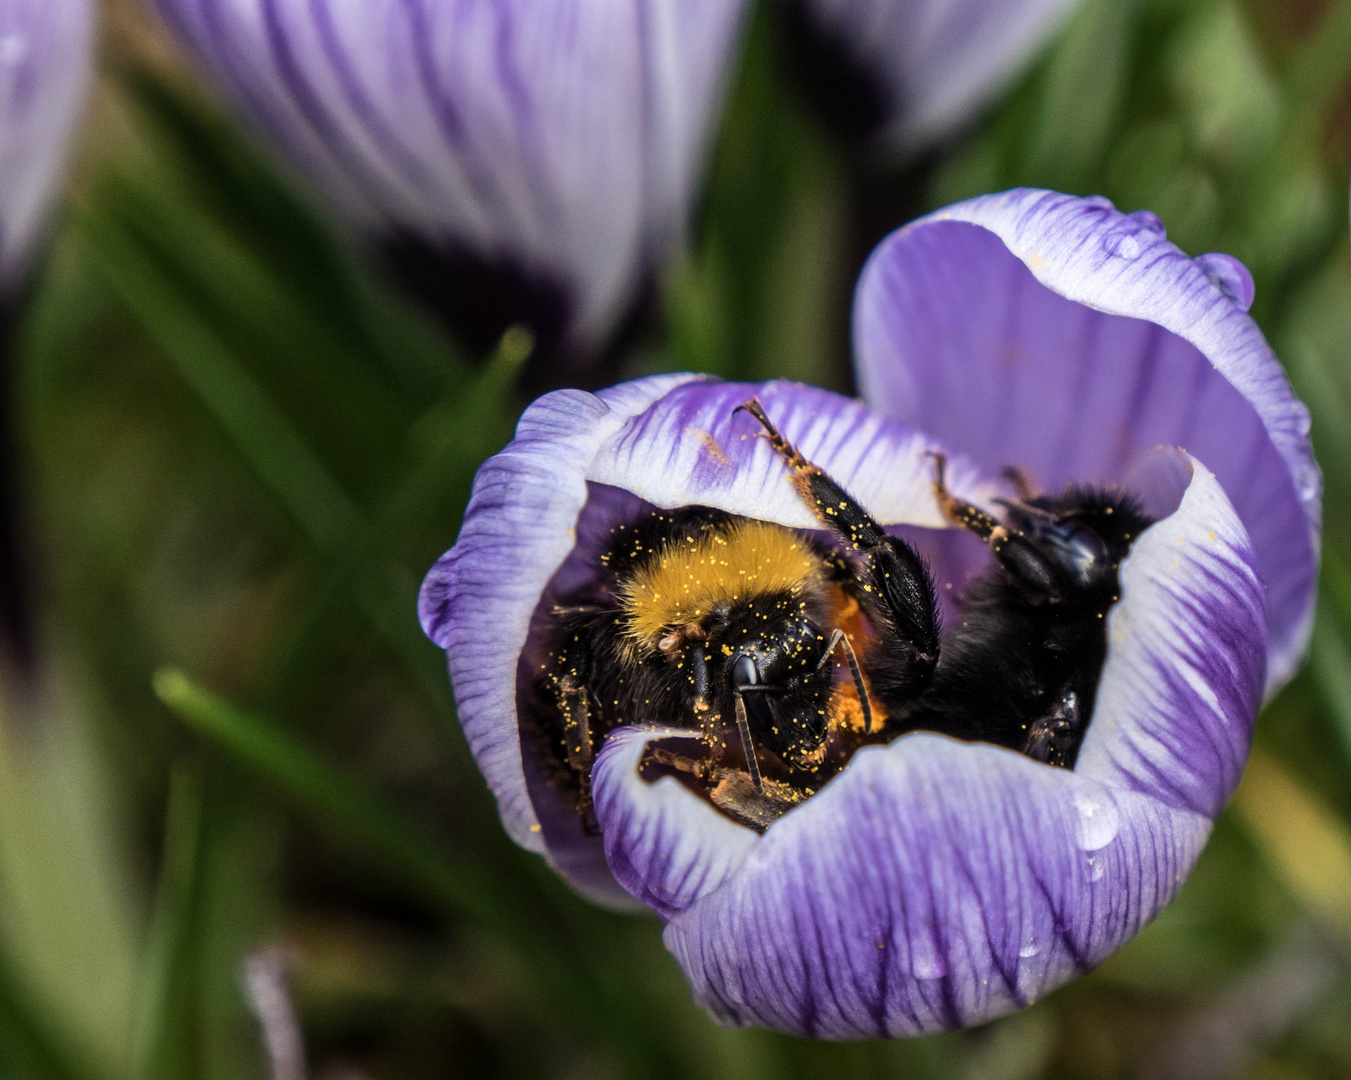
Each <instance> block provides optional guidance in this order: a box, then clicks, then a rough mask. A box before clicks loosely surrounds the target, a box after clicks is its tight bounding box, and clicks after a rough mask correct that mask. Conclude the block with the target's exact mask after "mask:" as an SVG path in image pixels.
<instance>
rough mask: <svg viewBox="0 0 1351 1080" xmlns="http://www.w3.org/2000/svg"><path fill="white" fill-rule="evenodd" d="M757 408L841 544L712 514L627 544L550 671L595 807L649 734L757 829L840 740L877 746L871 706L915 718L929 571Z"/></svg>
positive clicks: (823, 769) (929, 648)
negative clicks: (615, 749) (663, 730)
mask: <svg viewBox="0 0 1351 1080" xmlns="http://www.w3.org/2000/svg"><path fill="white" fill-rule="evenodd" d="M743 408H745V409H746V410H747V411H748V412H750V413H751V414H752V415H753V416H755V417H756V419H758V420H759V421H760V423H761V424H762V425H763V427H764V429H765V433H766V435H767V436H768V438H769V440H770V442H771V443H772V445H773V446H774V448H775V449H776V450H777V451H778V452H779V454H780V455H781V456H782V457H783V458H784V459H785V461H786V462H787V463H788V465H789V467H790V468H791V470H792V478H793V483H794V484H795V486H796V487H797V489H798V491H799V492H800V493H801V495H802V497H803V498H804V500H805V501H806V503H807V505H808V506H810V507H811V508H812V509H813V511H814V512H815V514H816V516H817V517H818V518H819V520H820V521H821V523H822V526H823V527H824V530H825V531H826V532H827V533H828V535H829V537H830V542H826V541H823V540H818V539H816V538H814V537H812V536H809V535H805V534H803V533H801V532H798V531H795V530H793V529H788V528H785V527H783V526H780V525H775V524H770V523H768V522H763V521H757V520H753V519H748V518H743V517H737V516H735V515H732V514H728V513H725V512H723V511H720V510H714V509H710V508H708V507H686V508H683V509H679V510H675V511H670V512H666V513H662V512H657V513H653V514H651V515H649V516H648V517H646V518H644V519H643V520H641V521H639V522H638V523H637V524H635V525H632V526H629V527H626V528H623V529H620V530H617V531H616V532H615V534H614V537H613V540H612V542H611V543H610V545H609V548H608V550H607V551H606V552H605V553H604V554H603V555H602V556H601V560H600V562H601V571H602V573H601V575H600V576H601V581H600V584H599V588H598V589H597V590H596V592H597V595H596V596H595V597H594V598H593V599H592V601H591V602H589V603H581V604H575V605H567V606H561V607H559V608H556V609H555V611H554V629H555V631H556V639H555V640H556V641H557V642H558V644H557V646H556V648H555V649H554V651H553V654H552V657H551V660H550V662H548V663H546V664H545V670H544V672H543V683H544V690H545V693H544V695H543V696H544V697H545V698H546V699H548V698H552V700H553V704H554V706H555V710H554V715H555V718H556V725H555V730H554V732H553V740H552V741H553V743H554V746H555V748H557V747H558V745H559V743H560V742H561V744H562V749H563V756H564V757H565V758H566V763H567V766H568V767H569V768H570V769H571V770H572V772H573V773H575V774H576V776H577V778H578V780H579V785H578V787H579V789H580V797H579V804H580V805H582V806H583V807H584V804H585V802H586V796H585V784H586V777H587V775H588V774H589V772H590V765H591V761H592V758H593V755H594V752H595V748H596V746H597V745H598V742H599V740H600V739H601V738H603V736H604V735H605V733H606V732H607V731H609V730H610V729H611V728H613V727H615V726H618V725H620V724H624V723H633V722H635V721H640V720H646V721H650V722H659V723H665V724H668V725H671V726H674V727H682V728H689V729H691V731H692V732H693V733H697V737H698V738H699V739H700V741H701V742H702V743H703V747H704V754H703V757H702V758H700V759H694V758H690V757H689V756H688V755H685V756H681V755H671V754H669V752H665V753H663V754H659V756H660V757H661V760H662V761H663V762H664V763H665V764H667V765H671V766H673V767H674V768H676V769H679V770H682V771H683V772H684V773H686V774H687V775H693V776H695V777H696V778H697V779H698V780H699V782H700V783H701V784H702V786H704V787H705V788H709V789H711V795H712V798H713V801H714V802H715V803H716V804H718V805H720V806H722V807H723V808H724V809H727V810H729V811H730V812H731V813H733V815H734V816H736V817H738V818H741V819H743V820H746V819H750V820H751V821H752V822H757V823H758V822H760V821H761V819H762V818H763V817H764V816H765V815H771V817H772V816H776V810H777V813H781V812H782V810H783V809H784V808H786V807H787V806H789V805H792V804H793V803H794V802H797V801H800V800H801V798H803V797H806V796H807V795H809V794H811V793H812V792H813V791H814V790H815V788H816V787H819V785H820V783H821V782H823V781H824V779H825V778H827V777H828V775H829V773H830V771H831V769H832V763H831V761H830V760H829V756H830V755H829V749H830V747H829V742H830V736H831V734H832V732H833V731H837V730H838V729H840V728H841V727H842V726H848V727H850V728H852V729H854V730H856V731H857V732H858V733H859V734H861V735H864V736H866V735H870V734H872V733H873V729H874V711H875V704H876V706H878V707H880V708H881V710H883V712H885V710H887V709H889V708H891V707H892V706H893V705H899V704H901V703H903V702H909V701H911V700H913V699H914V698H915V697H916V696H917V695H919V694H920V693H921V692H922V691H923V689H924V688H925V686H927V685H928V683H929V681H930V679H931V678H932V675H933V671H934V666H935V664H936V662H937V659H938V634H939V626H938V616H937V607H936V604H935V600H934V587H933V582H932V580H931V578H930V576H929V572H928V570H927V568H926V567H925V565H924V562H923V561H922V560H921V558H920V557H919V555H918V554H917V553H916V552H915V550H914V549H913V548H911V547H910V545H909V544H907V543H906V542H905V541H904V540H902V539H899V538H897V537H894V536H890V535H888V534H887V533H885V532H884V531H883V530H882V527H881V526H880V525H878V523H877V522H876V521H874V520H873V518H872V517H871V516H870V515H869V514H868V513H867V511H866V510H865V509H864V508H863V507H861V506H860V505H859V504H858V503H857V502H856V501H855V500H854V499H853V498H851V497H850V496H849V495H848V494H846V493H845V491H844V490H843V489H842V488H841V487H840V486H839V485H838V484H837V483H836V482H835V481H834V480H832V479H831V478H830V477H828V476H827V475H826V474H825V473H823V472H822V471H821V470H820V469H818V468H817V467H816V466H815V465H813V464H811V463H810V462H808V461H807V460H806V459H805V458H803V457H802V456H801V455H800V454H799V453H798V452H797V451H796V450H795V449H794V448H793V447H792V446H791V445H790V444H789V443H788V442H787V441H785V440H784V439H783V438H782V436H780V435H779V433H778V431H777V430H776V429H775V428H774V425H773V424H772V423H771V422H770V420H769V418H768V417H767V416H766V415H765V413H764V410H763V409H762V408H761V406H760V403H759V402H758V401H754V400H753V401H750V402H748V403H747V404H746V405H745V406H743ZM855 642H857V646H856V644H855ZM859 646H862V647H863V648H864V652H863V654H862V662H860V659H859V655H858V652H859V648H858V647H859ZM835 658H839V659H841V660H842V661H843V664H842V665H838V666H837V664H836V663H835V662H833V661H834V659H835ZM837 667H838V668H839V669H842V670H837ZM846 671H847V674H845V672H846ZM846 687H847V690H846V689H845V688H846ZM733 732H735V737H732V733H733ZM555 756H557V755H555ZM729 762H731V763H732V764H731V765H729V764H728V763H729ZM762 762H763V764H764V767H762ZM766 769H768V771H769V772H770V773H771V774H772V775H770V776H766V775H765V772H766Z"/></svg>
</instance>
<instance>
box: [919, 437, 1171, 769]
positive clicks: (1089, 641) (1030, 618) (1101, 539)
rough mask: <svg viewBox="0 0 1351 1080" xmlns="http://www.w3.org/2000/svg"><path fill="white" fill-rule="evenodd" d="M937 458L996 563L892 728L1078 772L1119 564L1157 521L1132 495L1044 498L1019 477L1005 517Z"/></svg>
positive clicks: (1083, 491) (939, 484) (943, 500)
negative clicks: (976, 501) (979, 502)
mask: <svg viewBox="0 0 1351 1080" xmlns="http://www.w3.org/2000/svg"><path fill="white" fill-rule="evenodd" d="M943 465H944V462H943V458H942V457H941V456H936V457H935V479H934V494H935V495H936V496H937V497H938V502H939V505H940V507H942V509H943V512H944V514H945V515H946V516H947V518H948V519H949V520H950V521H951V522H953V523H954V524H956V525H960V526H961V527H963V528H965V529H968V530H970V531H971V532H973V533H975V534H976V535H977V536H979V537H980V538H981V539H982V540H984V541H985V542H986V543H987V544H988V545H989V547H990V551H991V552H992V553H993V555H994V559H995V565H994V566H993V567H992V568H991V569H990V570H988V571H987V572H985V573H984V574H982V575H980V576H979V577H977V578H976V579H975V580H974V581H972V582H971V584H970V585H969V586H968V588H967V590H966V593H965V596H964V597H963V598H962V601H961V623H960V625H959V626H957V627H955V628H954V629H953V631H952V633H950V634H949V635H948V638H947V640H946V641H945V643H944V646H943V657H942V661H941V663H940V664H939V665H938V667H937V669H936V671H935V674H934V679H933V682H932V684H931V685H930V687H929V688H928V689H927V690H926V691H925V693H924V694H923V695H921V696H920V697H919V698H918V699H917V700H916V701H915V702H913V703H912V705H911V706H910V708H908V709H906V710H905V711H904V713H903V715H901V716H898V717H897V723H896V724H895V725H894V726H893V729H894V731H895V733H896V734H900V733H902V732H905V731H914V730H926V731H940V732H943V733H944V734H947V735H952V736H954V737H956V738H960V739H968V740H977V741H981V742H992V743H996V744H998V745H1000V746H1007V747H1009V748H1010V749H1013V750H1018V751H1021V752H1022V753H1024V754H1026V755H1027V756H1028V757H1030V758H1033V759H1034V760H1036V761H1042V762H1046V763H1047V764H1049V765H1059V766H1062V767H1064V768H1071V769H1072V768H1073V767H1074V763H1075V759H1076V758H1077V757H1078V753H1079V745H1080V743H1081V742H1082V740H1083V736H1084V734H1085V732H1086V729H1087V726H1088V721H1089V718H1090V717H1091V716H1092V715H1093V704H1094V700H1095V698H1096V696H1097V690H1098V681H1099V679H1100V677H1101V675H1102V666H1103V663H1104V661H1105V660H1106V658H1107V613H1108V611H1109V610H1110V609H1111V607H1112V605H1113V604H1115V603H1116V602H1117V600H1118V599H1120V594H1121V585H1120V567H1121V562H1122V560H1123V559H1125V557H1126V556H1127V555H1128V554H1129V553H1130V549H1131V545H1132V543H1133V542H1134V541H1135V539H1136V538H1137V537H1139V535H1140V534H1141V533H1142V532H1144V530H1145V529H1146V528H1148V527H1149V526H1150V525H1151V524H1153V519H1152V518H1151V517H1150V516H1149V515H1148V514H1146V513H1145V512H1144V511H1143V510H1142V509H1141V507H1140V505H1139V503H1138V502H1137V501H1136V500H1135V499H1134V498H1133V497H1131V496H1130V495H1129V494H1127V493H1125V492H1122V491H1119V490H1103V489H1098V488H1092V487H1085V486H1081V485H1075V484H1071V485H1068V486H1067V487H1066V488H1065V490H1064V491H1063V493H1062V494H1060V495H1058V496H1054V497H1051V496H1046V495H1039V494H1037V493H1036V492H1035V491H1034V490H1033V489H1032V486H1031V485H1030V484H1029V483H1028V482H1027V480H1026V479H1025V478H1023V477H1022V476H1021V475H1020V474H1019V473H1018V472H1017V471H1016V470H1012V469H1010V470H1007V471H1006V475H1007V476H1008V477H1009V479H1010V480H1012V481H1013V483H1014V486H1015V487H1016V488H1017V489H1018V495H1019V498H1018V499H1017V500H1016V501H1001V505H1002V506H1003V508H1004V511H1005V520H1004V521H1003V522H1000V521H998V520H996V519H995V518H993V517H991V516H990V515H989V514H986V513H984V512H983V511H981V510H979V509H977V508H976V507H974V506H971V505H970V504H968V503H964V502H962V501H960V500H958V499H956V498H954V497H953V496H952V494H951V493H950V492H949V491H948V490H947V488H946V486H945V484H944V482H943Z"/></svg>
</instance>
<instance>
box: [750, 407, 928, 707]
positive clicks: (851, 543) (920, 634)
mask: <svg viewBox="0 0 1351 1080" xmlns="http://www.w3.org/2000/svg"><path fill="white" fill-rule="evenodd" d="M741 408H743V409H745V410H746V411H747V412H749V413H750V414H751V415H752V416H754V417H755V418H756V419H757V420H759V421H760V424H761V426H762V427H763V428H764V429H765V435H766V437H767V438H768V439H769V443H770V445H771V446H773V447H774V449H775V450H776V451H778V453H779V455H780V456H781V457H782V458H783V459H784V460H785V461H786V462H787V463H788V465H789V467H790V468H791V469H792V470H793V484H794V486H795V487H796V488H797V489H798V491H799V493H801V495H802V498H803V500H804V501H805V502H806V503H807V505H808V506H810V507H811V508H812V510H813V511H814V512H815V513H816V516H817V517H818V518H820V519H821V521H822V523H824V524H825V525H826V527H827V528H829V529H830V531H831V532H833V533H834V534H835V535H836V536H837V537H839V538H840V540H842V541H843V542H844V543H845V544H846V545H847V547H848V548H849V549H850V550H851V551H853V552H855V553H857V554H858V555H861V556H862V559H861V565H856V564H855V563H854V562H853V561H850V562H848V564H847V567H846V575H847V577H846V580H847V581H848V583H849V586H850V592H851V593H852V595H853V596H854V598H855V599H857V600H858V602H859V604H860V605H861V606H862V608H863V610H864V612H865V613H866V614H867V615H868V618H869V619H870V620H871V621H872V623H873V625H874V626H877V627H878V628H879V630H881V631H882V632H881V633H880V634H879V640H878V642H877V644H876V645H875V646H874V647H873V650H872V654H871V661H872V662H871V664H870V670H871V671H873V672H875V674H876V676H877V677H876V678H875V679H874V689H875V690H876V692H877V696H878V697H879V698H880V699H881V700H882V701H884V702H886V703H887V704H888V705H892V706H896V705H899V704H901V703H903V702H906V701H909V700H910V699H912V698H913V697H914V696H915V695H916V694H917V693H918V692H919V691H920V690H922V689H923V688H924V687H925V686H926V685H928V682H929V679H930V677H931V676H932V674H933V669H934V665H935V664H936V663H937V662H938V616H937V614H936V612H937V603H936V601H935V600H934V587H933V580H932V579H931V578H930V577H929V571H928V568H927V567H925V565H924V561H923V560H922V559H921V558H920V557H919V554H918V553H917V552H916V551H915V549H914V548H912V547H911V546H910V545H909V544H907V543H906V542H905V541H904V540H902V539H900V538H899V537H895V536H889V535H888V534H887V533H886V532H884V531H883V529H882V526H881V525H879V524H878V523H877V522H876V521H874V520H873V519H872V517H871V516H870V515H869V514H868V512H867V511H866V510H864V509H863V507H862V506H860V505H859V504H858V503H857V502H855V501H854V499H853V498H851V497H850V496H849V494H848V493H847V492H846V491H845V490H844V489H843V488H842V487H840V485H839V484H837V483H836V482H835V481H834V480H832V479H831V478H830V477H829V476H827V475H826V474H825V473H824V472H822V471H821V469H819V468H818V467H817V466H816V465H813V464H812V463H811V462H810V461H808V460H807V459H806V458H804V457H803V456H802V455H801V454H800V453H798V451H797V449H796V448H795V447H794V446H793V445H792V444H791V443H790V442H788V440H787V439H785V438H784V437H783V436H782V435H780V434H779V431H778V429H777V428H776V427H775V426H774V424H773V423H772V422H771V421H770V419H769V417H768V416H766V415H765V410H764V408H763V406H761V404H760V402H759V401H758V400H757V399H755V398H752V399H751V400H750V401H748V402H746V404H745V405H742V406H741Z"/></svg>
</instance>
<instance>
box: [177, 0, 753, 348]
mask: <svg viewBox="0 0 1351 1080" xmlns="http://www.w3.org/2000/svg"><path fill="white" fill-rule="evenodd" d="M157 3H158V6H159V9H160V11H161V12H162V13H163V15H164V18H165V20H166V21H167V22H168V24H169V25H170V27H171V28H172V29H173V31H174V32H175V34H176V35H177V36H178V37H179V38H180V39H181V40H182V41H183V42H185V43H186V44H187V45H189V46H190V47H191V49H192V50H193V51H194V52H195V53H196V55H197V56H198V57H199V58H200V60H201V61H202V63H203V64H204V65H205V67H206V68H207V69H208V70H209V72H210V73H211V75H212V76H213V77H214V79H215V81H216V82H217V83H218V84H219V86H220V87H221V88H222V89H223V90H224V92H225V93H226V94H227V95H228V96H229V97H230V98H231V99H233V101H234V102H235V103H236V105H237V106H239V107H240V108H241V109H242V110H243V111H244V112H245V113H246V114H247V115H248V116H249V118H250V119H251V120H253V121H254V122H255V124H257V125H258V126H260V127H261V128H262V129H263V130H264V131H265V132H266V133H267V134H268V136H270V138H271V139H272V141H273V142H274V143H275V144H276V145H277V147H278V148H279V149H280V150H281V151H282V152H283V154H284V156H286V157H287V158H289V159H290V160H291V161H292V162H294V163H295V164H296V165H297V166H298V167H299V169H300V170H301V171H302V172H303V173H304V174H305V175H306V176H308V178H309V179H310V181H311V182H312V183H314V184H315V185H316V186H317V187H318V188H320V189H321V190H322V191H323V192H324V193H325V194H326V195H327V196H328V197H329V199H330V201H331V202H333V203H334V204H335V206H336V207H337V208H338V209H339V210H340V211H341V212H342V214H343V215H344V216H345V217H346V218H347V219H348V220H349V221H350V222H351V223H352V224H353V225H354V226H355V227H356V228H357V229H358V230H359V231H360V232H362V233H365V234H368V235H371V236H373V237H380V236H382V235H384V234H386V233H391V232H394V231H405V230H406V231H411V232H412V233H414V234H416V235H418V236H421V237H422V238H423V239H424V240H425V241H426V242H427V243H429V244H430V245H432V246H433V247H436V246H445V247H448V248H450V247H453V248H455V249H456V250H460V249H463V250H467V251H470V252H473V253H474V254H475V255H477V256H478V257H480V258H482V259H484V260H486V261H488V262H491V263H494V264H506V265H511V266H514V267H516V268H517V269H518V270H519V271H520V272H521V273H522V274H524V275H526V276H529V277H532V278H538V279H541V280H545V281H548V282H550V283H551V284H553V285H556V286H557V287H559V288H560V289H562V290H563V292H564V293H565V295H566V299H567V304H568V306H569V308H570V309H571V312H570V314H571V319H570V324H571V325H570V328H569V336H570V339H571V340H572V341H573V343H574V344H583V345H585V344H587V343H591V344H595V343H596V342H597V341H598V340H599V339H601V338H603V337H604V336H605V335H606V333H607V332H608V331H609V330H610V329H611V328H612V324H613V323H614V321H615V320H616V319H617V318H618V317H619V316H620V315H621V314H622V312H623V309H624V308H625V307H626V305H627V304H628V303H629V301H631V299H632V292H633V289H634V288H635V287H636V285H637V283H638V282H639V281H640V280H641V278H642V276H643V272H644V270H645V269H646V268H647V266H648V264H649V263H650V262H651V261H653V260H655V259H658V258H661V257H662V256H664V255H665V254H666V253H667V252H668V249H669V247H670V245H671V244H672V242H673V241H675V240H677V239H678V237H679V235H680V232H681V230H682V229H683V227H684V224H685V216H686V214H687V212H688V209H689V205H690V202H691V200H692V198H693V196H694V193H695V186H696V184H697V181H698V176H699V172H700V167H701V165H702V162H703V157H704V153H705V148H706V144H707V142H708V135H709V129H710V121H711V119H712V117H713V116H714V114H715V113H716V111H717V108H718V105H719V102H720V99H721V96H722V91H723V88H724V85H725V83H726V80H727V77H728V73H729V68H730V61H731V59H732V56H733V55H734V52H735V45H736V40H737V37H738V29H739V26H740V23H741V18H742V14H743V11H744V9H745V7H746V0H680V2H679V3H677V2H676V0H656V2H651V0H490V2H480V0H363V2H361V3H342V2H339V0H157Z"/></svg>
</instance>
